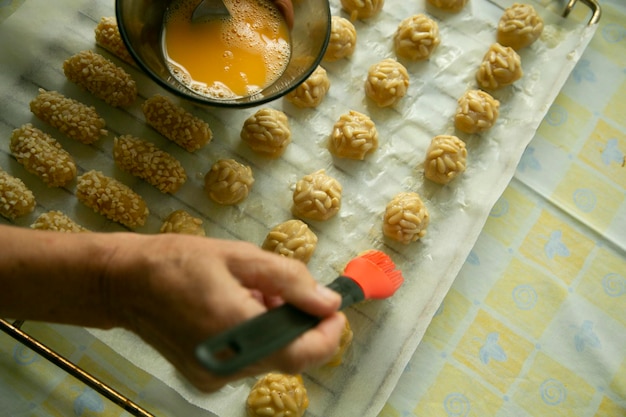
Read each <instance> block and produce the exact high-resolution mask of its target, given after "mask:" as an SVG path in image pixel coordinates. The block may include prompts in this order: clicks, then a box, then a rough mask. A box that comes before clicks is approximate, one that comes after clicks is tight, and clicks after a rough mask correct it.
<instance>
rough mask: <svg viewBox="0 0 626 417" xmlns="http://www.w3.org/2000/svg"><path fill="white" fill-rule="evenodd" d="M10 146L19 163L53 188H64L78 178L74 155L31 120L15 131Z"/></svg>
mask: <svg viewBox="0 0 626 417" xmlns="http://www.w3.org/2000/svg"><path fill="white" fill-rule="evenodd" d="M10 148H11V152H12V153H13V156H15V159H17V162H19V163H20V164H22V165H23V166H24V167H25V168H26V170H27V171H28V172H30V173H33V174H35V175H37V176H38V177H39V178H41V179H42V180H43V182H45V183H46V184H47V185H49V186H50V187H62V186H64V185H66V184H67V183H69V182H70V181H72V180H73V179H74V178H76V164H75V163H74V159H73V158H72V156H71V155H70V154H69V153H68V152H67V151H66V150H65V149H63V148H62V147H61V144H60V143H59V142H57V141H56V139H54V138H53V137H52V136H50V135H48V134H47V133H45V132H43V131H41V130H39V129H37V128H36V127H33V125H31V124H30V123H28V124H25V125H23V126H22V127H19V128H17V129H15V130H14V131H13V134H12V135H11V143H10Z"/></svg>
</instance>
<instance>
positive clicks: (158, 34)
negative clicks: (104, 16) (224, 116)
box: [115, 0, 331, 108]
mask: <svg viewBox="0 0 626 417" xmlns="http://www.w3.org/2000/svg"><path fill="white" fill-rule="evenodd" d="M198 1H199V0H198ZM292 1H293V6H294V25H293V29H292V30H291V34H290V35H291V38H290V43H291V57H290V59H289V63H288V64H287V67H286V68H285V71H284V72H283V73H282V75H281V76H280V77H279V78H278V79H277V80H276V81H275V82H274V83H272V84H271V85H269V86H267V87H265V88H264V89H263V90H261V91H259V92H256V93H254V94H252V95H249V96H243V97H237V98H228V99H225V98H224V99H223V98H211V97H207V96H205V95H201V94H198V93H196V92H194V91H193V90H191V89H189V88H188V87H186V86H185V85H184V84H182V83H181V82H179V81H178V80H177V79H176V78H175V77H174V76H173V75H172V74H171V72H170V70H169V67H168V63H167V59H166V57H165V52H164V48H163V39H162V35H163V24H164V16H165V14H166V11H167V8H168V7H169V5H170V3H172V0H169V1H167V0H116V2H115V14H116V18H117V24H118V27H119V30H120V34H121V36H122V39H123V41H124V43H125V45H126V47H127V48H128V50H129V52H130V54H131V56H132V57H133V58H134V59H135V62H136V63H137V64H138V66H139V67H140V68H141V69H142V70H143V71H144V72H145V73H146V74H147V75H148V76H149V77H150V78H152V80H154V81H155V82H156V83H157V84H159V85H160V86H161V87H163V88H165V89H166V90H167V91H169V92H171V93H173V94H175V95H177V96H179V97H181V98H183V99H186V100H189V101H191V102H194V103H196V104H199V105H203V106H212V107H232V108H244V107H253V106H257V105H260V104H263V103H267V102H270V101H273V100H276V99H277V98H279V97H282V96H284V95H285V94H287V93H289V92H290V91H291V90H293V89H294V88H296V87H297V86H298V85H300V84H301V83H302V82H304V81H305V80H306V79H307V78H308V77H309V75H311V73H312V72H313V71H314V70H315V68H316V67H317V66H318V65H319V64H320V62H321V60H322V58H323V57H324V53H325V52H326V47H327V46H328V41H329V38H330V28H331V13H330V5H329V2H328V0H306V1H302V0H292Z"/></svg>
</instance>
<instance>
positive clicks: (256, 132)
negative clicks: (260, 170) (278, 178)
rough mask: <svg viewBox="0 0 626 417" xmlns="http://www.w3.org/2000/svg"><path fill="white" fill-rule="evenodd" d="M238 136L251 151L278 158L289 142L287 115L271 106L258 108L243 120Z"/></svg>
mask: <svg viewBox="0 0 626 417" xmlns="http://www.w3.org/2000/svg"><path fill="white" fill-rule="evenodd" d="M240 137H241V139H242V140H243V141H244V142H245V143H247V144H248V146H250V149H252V150H253V151H255V152H257V153H260V154H262V155H265V156H269V157H270V158H278V157H279V156H281V155H282V154H283V152H285V149H286V148H287V145H289V143H291V129H290V127H289V120H288V119H287V115H286V114H285V113H283V112H282V111H280V110H275V109H272V108H271V107H266V108H262V109H259V110H258V111H257V112H256V113H254V114H253V115H252V116H250V117H248V118H247V119H246V120H245V122H244V123H243V127H242V128H241V133H240Z"/></svg>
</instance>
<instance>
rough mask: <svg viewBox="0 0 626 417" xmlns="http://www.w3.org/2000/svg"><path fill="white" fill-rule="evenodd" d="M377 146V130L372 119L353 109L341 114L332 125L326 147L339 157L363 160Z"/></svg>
mask: <svg viewBox="0 0 626 417" xmlns="http://www.w3.org/2000/svg"><path fill="white" fill-rule="evenodd" d="M376 148H378V131H377V130H376V125H374V122H373V121H372V119H370V118H369V117H368V116H366V115H364V114H362V113H359V112H357V111H354V110H350V112H348V113H345V114H342V115H341V117H339V120H337V122H336V123H335V125H334V126H333V131H332V133H331V135H330V141H329V143H328V149H329V150H330V152H331V153H332V154H333V155H335V156H338V157H340V158H349V159H359V160H363V159H364V158H365V156H366V155H368V154H370V153H372V152H374V151H375V150H376Z"/></svg>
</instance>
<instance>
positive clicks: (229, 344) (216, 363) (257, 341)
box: [196, 276, 364, 375]
mask: <svg viewBox="0 0 626 417" xmlns="http://www.w3.org/2000/svg"><path fill="white" fill-rule="evenodd" d="M328 288H330V289H332V290H334V291H336V292H338V293H339V294H341V297H342V302H341V309H343V308H345V307H348V306H350V305H352V304H354V303H357V302H359V301H362V300H363V298H364V295H363V291H362V290H361V287H359V285H358V284H357V283H356V282H354V281H353V280H352V279H350V278H347V277H343V276H341V277H338V278H337V279H335V280H334V281H333V282H332V283H330V284H329V285H328ZM319 322H320V318H319V317H316V316H313V315H311V314H308V313H305V312H304V311H302V310H299V309H297V308H296V307H294V306H292V305H290V304H283V305H282V306H280V307H277V308H274V309H271V310H268V311H267V312H265V313H263V314H261V315H260V316H257V317H254V318H252V319H250V320H248V321H245V322H243V323H241V324H240V325H238V326H235V327H233V328H231V329H229V330H226V331H225V332H223V333H220V334H218V335H217V336H215V337H213V338H210V339H207V340H205V341H204V342H202V343H200V344H199V345H198V347H197V348H196V357H197V358H198V360H199V361H200V362H201V363H202V364H203V365H204V366H205V367H206V368H207V369H208V370H209V371H211V372H213V373H215V374H218V375H229V374H232V373H235V372H237V371H238V370H240V369H243V368H245V367H246V366H248V365H251V364H253V363H255V362H258V361H259V360H260V359H262V358H264V357H266V356H268V355H269V354H270V353H272V352H274V351H276V350H278V349H280V348H282V347H284V346H286V345H287V344H289V342H291V341H292V340H294V339H296V338H297V337H298V336H300V335H301V334H302V333H304V332H306V331H307V330H309V329H311V328H313V327H315V325H317V324H318V323H319Z"/></svg>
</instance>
